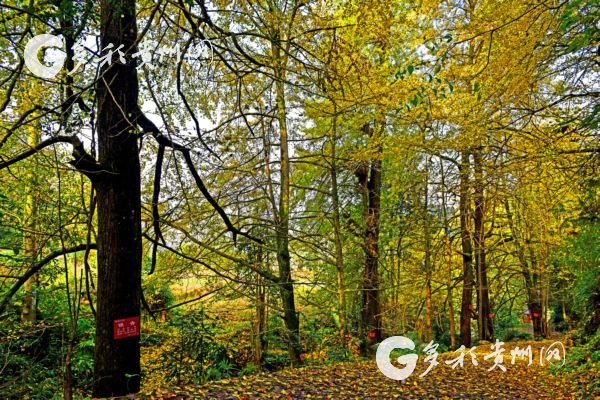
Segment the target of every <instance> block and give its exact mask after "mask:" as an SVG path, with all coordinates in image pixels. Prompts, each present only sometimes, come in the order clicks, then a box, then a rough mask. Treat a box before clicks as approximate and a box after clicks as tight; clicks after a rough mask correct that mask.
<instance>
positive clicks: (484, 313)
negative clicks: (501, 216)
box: [473, 148, 493, 341]
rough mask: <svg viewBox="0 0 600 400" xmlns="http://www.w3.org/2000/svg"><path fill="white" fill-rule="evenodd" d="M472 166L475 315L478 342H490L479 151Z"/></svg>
mask: <svg viewBox="0 0 600 400" xmlns="http://www.w3.org/2000/svg"><path fill="white" fill-rule="evenodd" d="M473 166H474V172H475V174H474V176H475V179H474V184H473V186H474V196H473V200H474V205H475V213H474V215H473V221H474V235H473V237H474V244H475V269H476V270H477V305H478V306H477V313H478V322H479V324H478V325H479V340H488V341H489V340H491V339H492V337H493V326H492V320H491V317H490V305H489V304H490V301H489V288H488V280H487V264H486V248H485V198H484V182H483V160H482V155H481V149H480V148H479V149H477V150H476V151H475V152H474V153H473Z"/></svg>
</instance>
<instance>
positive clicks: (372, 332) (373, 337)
mask: <svg viewBox="0 0 600 400" xmlns="http://www.w3.org/2000/svg"><path fill="white" fill-rule="evenodd" d="M375 336H377V335H376V334H375V331H371V332H369V338H370V339H375Z"/></svg>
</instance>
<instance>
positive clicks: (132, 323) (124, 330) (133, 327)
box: [113, 317, 140, 340]
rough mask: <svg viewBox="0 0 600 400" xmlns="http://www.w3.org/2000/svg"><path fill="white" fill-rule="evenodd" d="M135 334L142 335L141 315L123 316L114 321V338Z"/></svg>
mask: <svg viewBox="0 0 600 400" xmlns="http://www.w3.org/2000/svg"><path fill="white" fill-rule="evenodd" d="M134 336H140V317H129V318H121V319H115V320H114V321H113V339H115V340H118V339H125V338H128V337H134Z"/></svg>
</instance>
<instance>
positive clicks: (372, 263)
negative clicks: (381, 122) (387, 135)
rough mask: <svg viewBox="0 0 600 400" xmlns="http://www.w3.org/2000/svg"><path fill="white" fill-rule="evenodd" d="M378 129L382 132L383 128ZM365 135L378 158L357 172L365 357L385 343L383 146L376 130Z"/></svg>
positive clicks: (364, 129)
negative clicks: (381, 280)
mask: <svg viewBox="0 0 600 400" xmlns="http://www.w3.org/2000/svg"><path fill="white" fill-rule="evenodd" d="M379 129H383V127H380V128H379ZM363 132H364V133H365V134H367V135H368V136H369V137H370V138H371V139H372V141H373V142H374V143H375V146H377V147H376V148H377V149H378V151H377V156H376V157H374V158H373V159H371V160H370V168H368V167H366V166H362V167H360V168H358V169H357V170H356V171H355V174H356V176H357V177H358V182H359V187H360V188H361V192H362V198H363V219H364V223H365V230H364V249H365V269H364V274H363V281H362V293H363V301H362V309H361V331H362V333H363V335H365V337H364V340H363V341H362V345H361V353H362V354H364V355H366V354H367V353H368V349H369V348H370V346H371V345H373V344H374V343H376V342H378V341H380V340H381V339H382V332H381V325H382V324H381V305H380V302H379V270H378V267H379V215H380V208H381V199H380V194H381V165H382V162H381V158H380V157H379V156H380V155H381V144H380V143H377V142H378V141H379V138H378V137H377V135H375V134H374V129H373V128H371V127H369V126H368V125H365V127H364V128H363Z"/></svg>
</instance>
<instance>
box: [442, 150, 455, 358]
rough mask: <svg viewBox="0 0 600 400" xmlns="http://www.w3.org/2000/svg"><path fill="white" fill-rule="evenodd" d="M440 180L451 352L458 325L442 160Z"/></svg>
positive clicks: (444, 173)
mask: <svg viewBox="0 0 600 400" xmlns="http://www.w3.org/2000/svg"><path fill="white" fill-rule="evenodd" d="M440 178H441V182H440V183H441V185H440V186H441V190H442V213H443V216H444V252H445V255H446V264H447V265H448V283H447V285H448V295H447V297H446V299H447V300H446V301H447V302H448V313H449V315H448V318H449V321H450V350H454V349H456V324H455V321H454V303H453V301H452V289H453V285H452V246H451V243H450V223H449V221H448V200H447V198H446V193H447V190H446V189H447V188H446V172H445V170H444V161H443V160H441V159H440Z"/></svg>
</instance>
